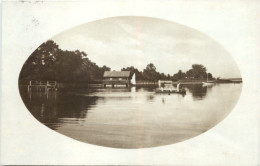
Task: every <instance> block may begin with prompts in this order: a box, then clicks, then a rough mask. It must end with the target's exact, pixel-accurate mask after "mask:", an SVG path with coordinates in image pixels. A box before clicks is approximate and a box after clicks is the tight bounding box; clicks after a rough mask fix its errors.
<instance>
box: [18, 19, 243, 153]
mask: <svg viewBox="0 0 260 166" xmlns="http://www.w3.org/2000/svg"><path fill="white" fill-rule="evenodd" d="M28 57H29V58H28V59H27V60H26V61H25V62H24V65H23V67H22V68H21V70H20V75H19V78H17V79H18V87H19V92H20V96H21V99H22V101H23V102H24V104H25V106H26V108H27V109H28V111H29V112H30V113H31V115H33V117H34V118H36V119H37V120H38V121H39V122H40V123H41V124H43V125H45V126H46V127H48V128H50V129H51V130H54V131H56V132H58V133H60V134H62V135H64V136H67V137H70V138H72V139H75V140H77V141H81V142H84V143H88V144H93V145H98V146H103V147H111V148H121V149H139V148H151V147H159V146H164V145H171V144H176V143H179V142H182V141H186V140H189V139H192V138H194V137H196V136H198V135H200V134H202V133H204V132H207V131H208V130H210V129H211V128H213V127H214V126H216V125H218V124H219V123H220V122H221V121H222V120H224V119H225V118H226V116H227V115H229V114H230V113H231V111H232V110H233V108H234V107H235V105H236V104H237V102H238V100H239V97H240V94H241V91H242V86H243V81H242V76H241V74H240V69H239V68H238V65H237V64H236V62H235V60H234V59H233V58H232V56H231V55H230V54H229V53H228V51H227V50H226V49H225V48H224V47H223V46H222V45H221V43H218V42H217V41H215V40H214V39H212V38H211V37H210V36H208V35H206V34H204V33H202V32H200V31H198V30H196V29H194V28H192V27H188V26H185V25H183V24H179V23H177V22H172V21H167V20H164V19H158V18H153V17H143V16H120V17H109V18H104V19H100V20H96V21H92V22H88V23H84V24H81V25H78V26H76V27H73V28H70V29H68V30H66V31H64V32H62V33H59V34H57V35H55V36H54V37H52V38H50V39H49V40H47V41H45V42H43V43H42V44H41V45H40V46H38V48H37V49H36V50H35V51H34V52H32V54H31V55H28Z"/></svg>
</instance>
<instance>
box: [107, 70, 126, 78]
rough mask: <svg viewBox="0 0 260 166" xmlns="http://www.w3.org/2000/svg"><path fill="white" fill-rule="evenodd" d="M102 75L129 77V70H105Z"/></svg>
mask: <svg viewBox="0 0 260 166" xmlns="http://www.w3.org/2000/svg"><path fill="white" fill-rule="evenodd" d="M103 77H130V71H105V73H104V76H103Z"/></svg>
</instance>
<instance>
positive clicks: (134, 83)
mask: <svg viewBox="0 0 260 166" xmlns="http://www.w3.org/2000/svg"><path fill="white" fill-rule="evenodd" d="M131 85H133V86H135V85H136V80H135V73H134V74H133V76H132V79H131Z"/></svg>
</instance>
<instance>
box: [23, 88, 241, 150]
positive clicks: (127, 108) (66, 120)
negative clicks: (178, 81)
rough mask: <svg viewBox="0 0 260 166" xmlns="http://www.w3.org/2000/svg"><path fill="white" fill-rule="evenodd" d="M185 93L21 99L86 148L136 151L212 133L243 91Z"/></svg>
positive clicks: (78, 93)
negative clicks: (85, 145)
mask: <svg viewBox="0 0 260 166" xmlns="http://www.w3.org/2000/svg"><path fill="white" fill-rule="evenodd" d="M182 87H183V88H185V89H186V91H187V94H186V95H181V94H156V93H154V90H155V88H152V87H149V88H141V87H132V88H121V89H120V88H113V89H112V88H106V89H78V90H70V91H66V92H62V91H51V92H49V93H48V94H45V93H44V92H31V93H28V92H27V91H26V90H21V91H20V93H21V96H22V99H23V101H24V103H25V105H26V107H27V108H28V110H29V111H30V112H31V113H32V115H33V116H34V117H35V118H36V119H38V120H39V121H40V122H42V123H43V124H45V125H46V126H48V127H50V128H51V129H54V130H56V131H58V132H60V133H63V134H65V135H68V136H70V137H72V138H75V139H77V140H80V141H83V142H88V143H93V144H97V145H103V146H111V147H120V148H137V147H151V146H159V145H165V144H170V143H174V142H179V141H182V140H185V139H187V138H191V137H193V136H195V135H198V134H200V133H202V132H205V131H207V130H208V129H209V128H211V127H212V126H214V125H215V124H216V123H218V122H219V121H221V120H222V119H223V118H224V117H225V116H226V115H227V114H228V113H229V112H230V111H231V109H232V107H233V106H234V104H235V103H236V101H237V99H238V97H239V95H240V91H241V87H242V85H241V84H235V85H234V84H219V85H216V86H207V87H203V86H202V85H183V86H182ZM97 135H98V139H97Z"/></svg>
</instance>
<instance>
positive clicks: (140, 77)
mask: <svg viewBox="0 0 260 166" xmlns="http://www.w3.org/2000/svg"><path fill="white" fill-rule="evenodd" d="M121 71H130V72H131V76H130V77H132V76H133V75H134V74H135V77H136V80H144V76H143V72H142V71H139V70H138V69H137V68H135V67H134V66H130V67H126V68H122V69H121Z"/></svg>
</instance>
